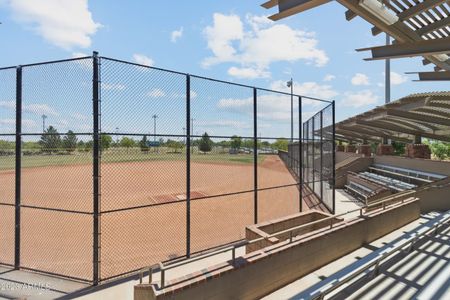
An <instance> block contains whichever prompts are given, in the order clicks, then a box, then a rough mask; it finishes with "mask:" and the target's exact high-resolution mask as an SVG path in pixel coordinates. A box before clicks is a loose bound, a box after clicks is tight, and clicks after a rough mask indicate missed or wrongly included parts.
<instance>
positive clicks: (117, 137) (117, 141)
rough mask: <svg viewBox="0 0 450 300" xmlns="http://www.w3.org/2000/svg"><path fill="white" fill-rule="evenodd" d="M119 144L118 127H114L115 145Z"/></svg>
mask: <svg viewBox="0 0 450 300" xmlns="http://www.w3.org/2000/svg"><path fill="white" fill-rule="evenodd" d="M118 146H119V127H116V147H118Z"/></svg>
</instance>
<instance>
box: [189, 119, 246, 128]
mask: <svg viewBox="0 0 450 300" xmlns="http://www.w3.org/2000/svg"><path fill="white" fill-rule="evenodd" d="M197 126H202V127H229V128H236V129H249V128H252V125H251V124H249V123H248V122H243V121H233V120H220V121H201V120H200V121H198V122H197Z"/></svg>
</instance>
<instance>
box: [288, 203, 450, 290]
mask: <svg viewBox="0 0 450 300" xmlns="http://www.w3.org/2000/svg"><path fill="white" fill-rule="evenodd" d="M448 222H450V211H449V212H447V213H446V215H444V216H443V217H442V219H440V220H438V221H436V222H435V223H434V224H433V225H432V226H431V228H429V229H427V230H424V231H423V232H418V231H416V232H414V234H412V235H411V236H410V237H408V238H406V240H405V241H404V242H402V243H400V244H398V245H396V246H395V247H393V248H392V249H389V248H387V251H385V252H384V251H378V253H377V252H375V253H376V254H375V257H374V258H371V259H369V261H368V262H367V263H365V264H363V265H362V266H360V267H356V268H355V266H354V265H353V264H352V265H350V266H348V267H347V268H348V269H352V270H348V272H347V270H346V269H343V270H341V272H342V271H345V272H343V273H345V274H343V275H341V276H337V277H338V278H335V276H333V275H331V276H330V277H328V279H326V280H325V281H323V282H320V283H318V284H316V285H313V286H312V287H310V288H308V289H307V290H305V291H303V292H302V294H304V295H303V296H298V295H297V296H298V297H296V299H324V297H325V296H326V295H328V294H330V293H331V292H333V291H335V290H336V289H338V288H339V287H341V286H342V285H343V284H345V283H347V282H349V281H351V280H353V279H355V278H356V277H357V276H359V275H360V274H362V273H364V272H366V271H368V270H369V269H370V268H372V267H374V270H373V271H372V272H373V273H374V274H375V275H377V274H378V273H379V267H380V264H381V263H382V262H383V261H384V260H386V259H387V258H388V257H391V256H392V255H393V254H395V253H397V252H398V251H400V250H403V249H404V248H406V247H407V251H408V252H411V251H412V250H413V249H414V244H415V243H417V242H418V241H419V240H420V239H421V238H422V237H424V236H428V235H429V234H430V233H433V234H434V235H436V234H437V233H438V230H439V228H440V227H441V226H443V225H444V224H446V223H448ZM376 256H378V257H376ZM356 263H358V262H356ZM355 269H356V270H355ZM352 271H353V272H352ZM350 272H352V273H350ZM336 275H337V274H336Z"/></svg>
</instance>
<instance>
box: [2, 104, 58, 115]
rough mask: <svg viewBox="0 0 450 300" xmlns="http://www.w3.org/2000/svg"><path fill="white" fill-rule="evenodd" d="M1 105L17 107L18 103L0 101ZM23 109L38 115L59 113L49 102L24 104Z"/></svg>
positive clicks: (10, 107) (11, 107)
mask: <svg viewBox="0 0 450 300" xmlns="http://www.w3.org/2000/svg"><path fill="white" fill-rule="evenodd" d="M0 107H3V108H8V109H15V108H16V103H15V102H14V101H0ZM22 111H24V112H28V113H32V114H36V115H48V116H57V115H58V113H57V112H56V110H55V109H54V108H52V107H50V106H49V105H47V104H39V103H32V104H24V105H22Z"/></svg>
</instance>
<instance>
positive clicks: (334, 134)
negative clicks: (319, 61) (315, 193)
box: [331, 100, 336, 214]
mask: <svg viewBox="0 0 450 300" xmlns="http://www.w3.org/2000/svg"><path fill="white" fill-rule="evenodd" d="M332 108H333V149H332V151H333V164H332V166H331V167H332V169H333V211H332V213H333V214H334V213H335V212H336V191H335V186H336V126H335V120H336V118H335V113H336V103H335V101H334V100H333V103H332Z"/></svg>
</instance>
